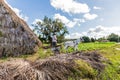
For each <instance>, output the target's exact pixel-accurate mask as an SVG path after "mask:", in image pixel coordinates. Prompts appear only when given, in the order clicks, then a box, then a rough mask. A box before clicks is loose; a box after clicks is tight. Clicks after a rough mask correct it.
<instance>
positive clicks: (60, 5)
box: [50, 0, 90, 14]
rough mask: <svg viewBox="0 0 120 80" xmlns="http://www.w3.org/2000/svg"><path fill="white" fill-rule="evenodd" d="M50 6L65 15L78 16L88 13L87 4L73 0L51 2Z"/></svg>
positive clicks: (53, 0) (52, 0)
mask: <svg viewBox="0 0 120 80" xmlns="http://www.w3.org/2000/svg"><path fill="white" fill-rule="evenodd" d="M50 2H51V5H52V6H53V7H54V8H56V9H60V10H62V11H64V12H67V13H73V14H79V13H88V12H89V11H90V8H89V7H88V5H87V4H83V3H79V2H77V1H75V0H51V1H50Z"/></svg>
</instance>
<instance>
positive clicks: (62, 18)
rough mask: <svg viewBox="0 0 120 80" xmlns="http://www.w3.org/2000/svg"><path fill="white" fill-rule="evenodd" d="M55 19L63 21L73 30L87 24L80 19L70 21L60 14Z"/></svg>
mask: <svg viewBox="0 0 120 80" xmlns="http://www.w3.org/2000/svg"><path fill="white" fill-rule="evenodd" d="M54 19H59V20H61V21H62V22H63V23H64V24H65V25H66V26H67V27H69V28H73V27H75V26H76V25H77V26H80V24H81V23H84V22H85V20H84V19H78V18H73V20H69V19H68V18H66V17H65V16H62V15H60V14H55V15H54Z"/></svg>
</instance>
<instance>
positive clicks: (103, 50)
mask: <svg viewBox="0 0 120 80" xmlns="http://www.w3.org/2000/svg"><path fill="white" fill-rule="evenodd" d="M78 51H81V52H89V51H97V52H98V53H99V54H100V55H101V56H102V57H104V60H103V61H102V63H103V64H105V69H104V70H103V71H102V72H101V73H100V74H99V76H98V75H96V74H98V73H97V72H96V71H94V69H92V68H91V67H90V66H89V65H87V63H86V62H84V61H82V60H81V61H76V63H77V64H78V65H79V67H78V68H79V69H80V70H82V72H81V73H82V76H85V75H86V74H88V73H89V75H93V77H94V79H96V80H120V44H117V43H114V42H106V43H105V42H104V43H103V42H95V43H80V44H79V45H78ZM67 52H69V53H73V52H76V51H75V50H74V49H73V48H72V47H71V48H69V49H68V50H64V48H62V49H61V54H66V53H67ZM53 55H54V54H53V52H52V51H51V49H50V48H48V49H43V48H40V49H39V50H38V52H37V53H35V54H33V55H22V56H20V57H17V58H24V59H27V60H31V61H35V60H37V59H45V58H48V57H49V56H53ZM9 59H10V58H2V59H1V60H0V61H1V62H3V61H6V60H9ZM84 66H86V67H84ZM84 70H85V71H84ZM94 79H93V80H94ZM70 80H74V79H70ZM85 80H89V78H88V79H85Z"/></svg>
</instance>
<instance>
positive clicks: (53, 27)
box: [33, 16, 68, 42]
mask: <svg viewBox="0 0 120 80" xmlns="http://www.w3.org/2000/svg"><path fill="white" fill-rule="evenodd" d="M33 26H34V27H35V28H34V31H37V32H38V34H39V38H40V40H41V41H42V42H51V36H52V34H54V33H55V34H56V35H57V38H58V42H62V40H64V38H65V34H68V30H67V28H66V26H65V25H64V24H63V23H62V22H61V21H60V20H59V19H55V20H52V19H51V18H48V17H46V16H45V17H44V19H43V20H42V22H40V21H39V22H37V23H36V24H34V25H33Z"/></svg>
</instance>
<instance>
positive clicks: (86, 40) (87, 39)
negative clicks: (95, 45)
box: [82, 36, 90, 43]
mask: <svg viewBox="0 0 120 80" xmlns="http://www.w3.org/2000/svg"><path fill="white" fill-rule="evenodd" d="M82 39H83V41H84V42H85V43H86V42H90V38H89V37H88V36H83V37H82Z"/></svg>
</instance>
